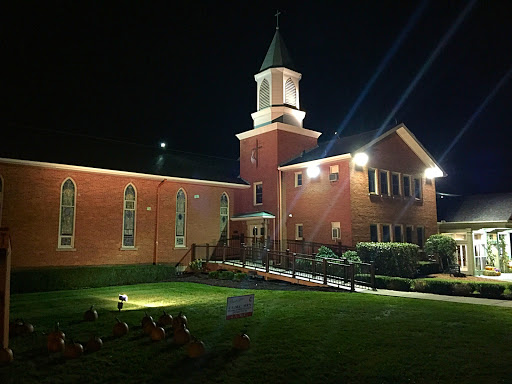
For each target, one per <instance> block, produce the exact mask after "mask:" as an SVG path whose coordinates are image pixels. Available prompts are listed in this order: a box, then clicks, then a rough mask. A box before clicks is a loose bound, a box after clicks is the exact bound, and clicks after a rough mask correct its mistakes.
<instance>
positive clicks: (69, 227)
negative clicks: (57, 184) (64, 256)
mask: <svg viewBox="0 0 512 384" xmlns="http://www.w3.org/2000/svg"><path fill="white" fill-rule="evenodd" d="M75 207H76V185H75V182H74V181H73V180H72V179H70V178H68V179H66V180H64V182H63V183H62V186H61V191H60V222H59V248H73V247H74V245H75Z"/></svg>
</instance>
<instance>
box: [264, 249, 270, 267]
mask: <svg viewBox="0 0 512 384" xmlns="http://www.w3.org/2000/svg"><path fill="white" fill-rule="evenodd" d="M269 269H270V252H269V251H268V249H267V248H265V272H267V273H268V272H269Z"/></svg>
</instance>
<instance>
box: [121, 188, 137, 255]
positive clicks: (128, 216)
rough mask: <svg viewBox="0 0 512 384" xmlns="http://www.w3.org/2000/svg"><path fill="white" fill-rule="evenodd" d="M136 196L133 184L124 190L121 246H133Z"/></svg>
mask: <svg viewBox="0 0 512 384" xmlns="http://www.w3.org/2000/svg"><path fill="white" fill-rule="evenodd" d="M136 202H137V197H136V192H135V188H134V187H133V185H131V184H128V186H127V187H126V188H125V190H124V214H123V247H134V246H135V207H136Z"/></svg>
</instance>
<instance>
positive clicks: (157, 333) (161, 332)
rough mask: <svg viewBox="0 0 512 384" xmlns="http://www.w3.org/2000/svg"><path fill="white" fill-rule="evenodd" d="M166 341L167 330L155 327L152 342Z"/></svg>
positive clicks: (152, 332)
mask: <svg viewBox="0 0 512 384" xmlns="http://www.w3.org/2000/svg"><path fill="white" fill-rule="evenodd" d="M163 339H165V329H163V328H162V327H156V326H155V327H154V328H153V330H152V331H151V340H153V341H160V340H163Z"/></svg>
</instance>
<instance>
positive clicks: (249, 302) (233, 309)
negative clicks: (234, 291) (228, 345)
mask: <svg viewBox="0 0 512 384" xmlns="http://www.w3.org/2000/svg"><path fill="white" fill-rule="evenodd" d="M253 310H254V294H252V295H244V296H233V297H228V305H227V307H226V320H231V319H239V318H241V317H249V316H252V313H253Z"/></svg>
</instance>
